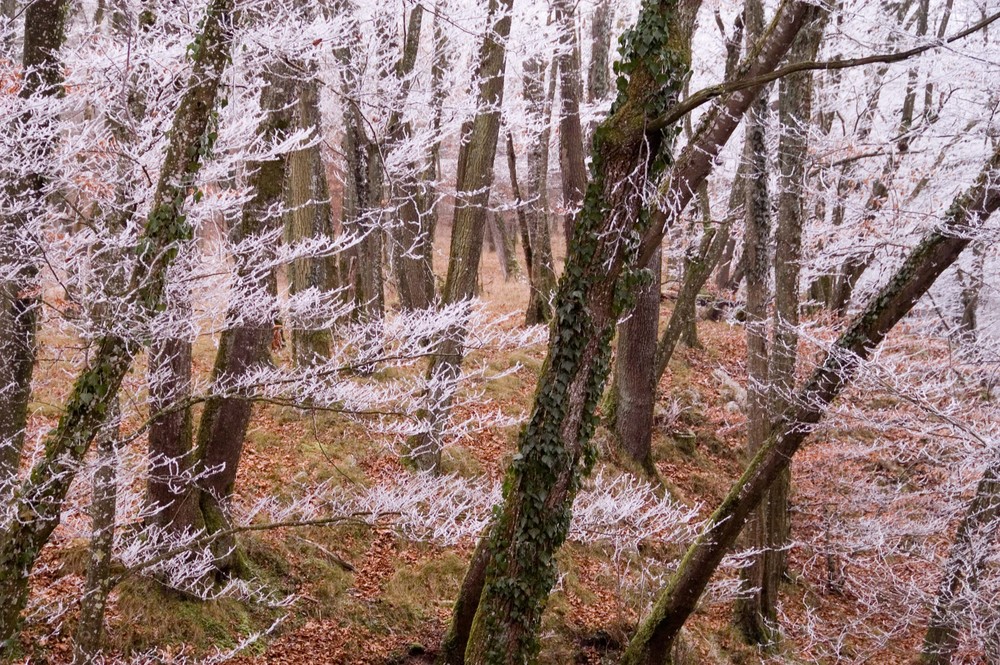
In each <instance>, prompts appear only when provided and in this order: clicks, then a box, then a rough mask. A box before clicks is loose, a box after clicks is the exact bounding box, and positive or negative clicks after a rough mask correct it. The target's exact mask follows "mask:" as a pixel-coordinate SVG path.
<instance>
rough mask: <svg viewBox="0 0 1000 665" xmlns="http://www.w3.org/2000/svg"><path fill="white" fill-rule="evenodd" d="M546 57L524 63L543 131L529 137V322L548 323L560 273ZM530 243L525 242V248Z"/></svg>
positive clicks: (527, 95)
mask: <svg viewBox="0 0 1000 665" xmlns="http://www.w3.org/2000/svg"><path fill="white" fill-rule="evenodd" d="M545 69H546V63H545V59H544V58H542V57H541V56H535V57H532V58H529V59H528V60H527V61H526V62H525V63H524V78H523V79H522V89H523V91H524V99H525V101H526V102H527V104H528V109H527V112H528V114H529V115H530V119H531V120H532V123H531V124H532V125H534V124H535V122H537V123H538V124H539V125H541V128H542V129H541V130H540V131H539V133H538V134H537V135H536V136H533V137H530V138H529V140H528V181H527V188H528V196H529V197H530V199H531V201H532V203H531V206H530V207H529V208H528V212H527V215H526V216H527V222H528V239H529V241H530V244H531V267H530V269H529V272H530V282H529V283H530V295H529V296H528V311H527V313H526V315H525V323H526V324H527V325H529V326H530V325H535V324H538V323H548V321H549V319H550V318H551V316H552V307H551V305H550V303H549V301H550V299H551V298H552V294H553V292H554V291H555V288H556V274H555V269H554V267H553V260H552V239H551V236H550V234H549V206H548V197H549V193H548V172H549V138H550V135H551V128H552V100H553V98H554V96H555V91H556V71H557V69H556V62H555V61H554V60H553V62H552V66H551V67H550V68H549V69H550V74H549V88H548V92H547V93H546V90H545ZM527 247H528V245H527V244H525V248H527Z"/></svg>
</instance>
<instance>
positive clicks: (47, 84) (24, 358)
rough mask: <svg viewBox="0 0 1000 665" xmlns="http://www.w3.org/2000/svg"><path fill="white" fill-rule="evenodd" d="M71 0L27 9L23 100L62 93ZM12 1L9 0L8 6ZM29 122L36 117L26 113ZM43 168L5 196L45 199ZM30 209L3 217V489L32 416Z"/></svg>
mask: <svg viewBox="0 0 1000 665" xmlns="http://www.w3.org/2000/svg"><path fill="white" fill-rule="evenodd" d="M69 7H70V3H69V2H68V0H39V1H38V2H31V3H28V4H27V6H26V7H25V8H24V50H23V53H22V57H21V65H22V67H23V69H24V72H25V74H24V80H23V83H22V85H21V91H20V93H19V95H20V97H21V98H22V99H30V98H33V97H49V96H55V95H59V94H61V92H62V87H61V84H62V71H61V65H60V62H59V59H58V57H59V50H60V49H61V48H62V45H63V42H64V41H65V39H66V34H65V23H66V19H67V15H68V12H69ZM7 9H8V4H7V3H5V4H4V10H5V11H6V10H7ZM25 120H27V121H30V120H31V118H30V117H29V118H25ZM25 140H28V141H31V142H38V143H39V144H40V145H39V146H38V154H39V156H40V157H41V158H42V159H44V158H45V155H47V154H49V152H51V147H50V146H51V144H52V140H53V137H52V136H51V135H50V133H49V132H48V131H42V132H40V133H39V135H37V136H31V137H26V138H25ZM47 179H48V178H47V175H46V174H45V173H44V172H29V173H27V174H22V175H19V176H18V177H17V178H16V179H14V180H13V181H11V182H9V183H7V184H6V185H5V186H4V190H5V191H4V195H5V198H8V199H10V200H19V201H25V200H34V201H35V202H36V203H38V204H41V203H43V202H44V191H43V190H44V187H45V182H46V180H47ZM30 214H31V213H30V212H28V211H25V212H22V213H18V214H7V215H3V216H2V218H0V266H2V267H3V273H4V274H5V275H10V277H8V278H5V279H4V280H2V281H0V385H3V386H4V390H3V399H2V401H0V489H2V488H4V487H5V486H6V485H7V484H8V483H12V482H15V481H16V476H17V472H18V467H19V466H20V462H21V451H22V449H23V447H24V428H25V425H26V424H27V419H28V400H29V398H30V396H31V377H32V374H33V371H34V366H35V330H36V326H37V319H38V308H39V306H40V298H39V288H38V285H37V275H38V268H37V266H36V264H35V261H36V260H37V258H38V257H37V253H36V252H35V251H34V249H32V248H33V243H32V242H31V240H30V238H28V237H26V232H27V227H28V224H29V215H30Z"/></svg>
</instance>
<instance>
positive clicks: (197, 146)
mask: <svg viewBox="0 0 1000 665" xmlns="http://www.w3.org/2000/svg"><path fill="white" fill-rule="evenodd" d="M231 13H232V0H213V1H212V2H211V3H210V4H209V6H208V9H207V12H206V16H205V19H204V21H203V22H202V28H201V32H200V34H199V35H198V38H197V39H198V42H197V43H198V44H199V48H198V49H196V50H195V54H194V55H193V57H192V59H193V64H192V71H191V76H190V78H189V82H188V88H187V91H186V92H185V94H184V97H183V98H182V100H181V104H180V107H179V108H178V110H177V115H176V116H175V118H174V124H173V127H172V129H171V132H170V142H169V144H168V146H167V153H166V156H165V157H164V162H163V168H162V169H161V173H160V180H159V182H158V184H157V187H156V191H155V193H154V195H153V202H152V206H151V208H150V213H149V218H148V220H147V223H146V227H145V230H144V231H143V234H142V236H141V238H140V241H139V245H138V247H137V252H136V254H137V257H136V258H137V261H138V265H139V266H140V268H139V269H137V270H136V271H135V273H134V274H133V276H132V279H131V284H130V285H129V289H128V292H130V293H134V294H135V298H136V301H135V302H136V305H137V306H138V307H139V308H140V311H142V312H143V313H145V314H146V315H147V316H149V315H151V314H152V313H153V312H155V311H156V309H157V308H158V306H159V305H160V302H161V301H162V298H163V293H164V290H165V285H166V273H167V269H168V268H169V266H170V264H171V262H172V261H173V255H174V251H175V249H176V244H177V243H178V242H180V241H182V240H183V239H185V238H188V237H190V234H191V228H190V226H189V225H188V224H187V222H186V220H185V218H184V216H183V214H182V210H181V208H182V205H183V202H184V200H185V198H186V196H187V194H188V188H189V187H191V186H192V183H193V182H194V177H195V175H196V174H197V172H198V170H199V168H200V166H201V152H202V150H201V146H202V139H203V137H204V136H205V130H206V128H207V126H208V123H209V119H210V117H211V114H212V111H213V110H214V108H215V101H216V96H217V93H218V88H219V85H220V81H221V77H222V76H223V74H224V72H225V70H226V64H227V62H228V60H229V54H228V48H229V42H230V34H229V30H230V29H231V26H232V16H231ZM169 250H174V251H169ZM138 351H139V344H138V342H136V341H135V340H131V339H124V338H122V337H117V336H111V335H108V336H105V337H103V338H101V340H100V341H99V342H98V343H97V348H96V353H95V354H94V356H93V357H92V359H91V360H90V362H89V363H88V364H87V365H86V367H85V368H84V369H83V370H82V371H81V373H80V374H79V376H78V377H77V379H76V381H75V382H74V384H73V388H72V390H71V392H70V395H69V397H68V399H67V401H66V405H65V409H64V411H63V414H62V415H61V416H60V418H59V422H58V424H57V425H56V427H55V429H53V430H52V431H51V432H50V433H49V434H48V435H47V436H46V440H45V454H44V456H43V457H42V458H41V459H40V460H39V461H38V463H37V464H36V465H35V467H34V468H33V469H32V472H31V475H30V476H29V477H28V479H26V480H25V482H24V483H23V484H22V486H21V488H20V489H19V491H18V493H17V498H16V500H15V505H14V506H13V507H12V509H13V510H14V511H15V512H16V513H17V514H19V515H27V516H31V517H30V518H26V519H23V520H18V521H15V522H12V523H11V524H9V525H7V526H6V527H5V528H4V529H3V531H2V532H0V598H3V599H4V602H3V604H2V606H0V660H2V659H4V658H6V657H8V656H9V655H10V653H11V650H12V648H13V645H14V642H16V639H17V631H18V627H19V626H20V615H21V610H22V609H23V608H24V606H25V604H26V603H27V600H28V576H29V575H30V574H31V569H32V568H33V567H34V563H35V560H36V559H37V557H38V554H39V552H40V551H41V549H42V547H43V546H44V545H45V543H46V542H48V539H49V536H50V535H51V534H52V531H53V530H54V529H55V528H56V526H58V524H59V521H60V518H61V515H62V503H63V500H64V499H65V497H66V493H67V491H68V490H69V486H70V484H71V483H72V481H73V478H74V477H75V476H76V470H77V468H78V466H79V463H80V461H81V460H82V459H83V457H84V455H86V453H87V450H88V448H89V447H90V442H91V441H92V440H93V438H94V436H95V434H96V433H97V432H98V430H99V429H100V428H101V427H102V426H103V424H104V423H105V422H106V420H107V415H108V411H109V408H110V405H111V404H112V402H113V401H114V400H115V399H116V396H117V393H118V389H119V387H120V386H121V382H122V379H123V378H124V376H125V375H126V374H127V373H128V371H129V369H130V368H131V366H132V361H133V359H134V357H135V355H136V354H137V353H138Z"/></svg>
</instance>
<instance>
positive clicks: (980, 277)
mask: <svg viewBox="0 0 1000 665" xmlns="http://www.w3.org/2000/svg"><path fill="white" fill-rule="evenodd" d="M985 260H986V245H985V244H984V243H982V242H977V243H974V244H973V245H972V265H971V267H970V270H969V271H965V270H962V269H959V271H958V279H959V286H960V289H961V290H960V291H959V294H958V302H959V318H958V334H959V335H960V336H961V337H962V338H964V339H965V340H967V341H970V342H973V343H975V341H976V338H977V336H978V327H979V325H978V319H979V316H978V313H979V300H980V296H981V295H982V292H983V286H984V285H985V283H986V282H985V279H984V277H985V273H984V271H983V268H984V265H983V264H984V262H985Z"/></svg>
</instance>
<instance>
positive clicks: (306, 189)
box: [287, 76, 346, 367]
mask: <svg viewBox="0 0 1000 665" xmlns="http://www.w3.org/2000/svg"><path fill="white" fill-rule="evenodd" d="M298 94H299V99H298V103H297V104H296V106H295V123H296V126H297V128H298V129H305V130H309V131H312V132H314V133H316V134H321V132H322V128H321V125H320V115H319V84H318V82H317V81H316V79H315V78H314V77H313V76H309V78H308V79H307V80H306V81H305V82H304V83H303V84H302V85H301V87H300V88H299V93H298ZM287 197H288V207H289V210H290V211H289V213H288V220H287V223H288V231H287V235H288V240H289V242H296V241H301V240H306V239H308V238H316V237H323V236H326V237H331V238H332V237H333V218H332V212H331V210H330V191H329V184H328V183H327V179H326V169H325V167H324V164H323V155H322V153H321V151H320V146H319V145H313V146H310V147H308V148H304V149H302V150H297V151H295V152H293V153H291V155H289V158H288V180H287ZM345 198H346V192H345ZM288 273H289V279H288V281H289V285H288V287H289V288H288V292H289V294H290V295H292V296H294V295H296V294H298V293H301V292H303V291H306V290H307V289H310V288H315V289H319V291H320V292H321V293H329V292H330V291H331V290H332V289H333V288H334V287H335V286H336V284H337V281H338V280H337V265H336V258H333V257H303V258H298V259H295V260H294V261H292V265H291V266H290V268H289V271H288ZM288 326H289V328H290V329H291V337H292V356H293V358H294V359H295V364H296V365H297V366H299V367H309V366H310V365H314V364H316V363H319V362H322V361H323V360H325V359H326V358H328V357H329V356H330V341H331V340H330V331H329V330H328V329H325V328H324V327H323V323H322V322H321V321H320V320H312V319H310V318H309V317H308V316H303V317H302V318H301V320H293V321H289V322H288Z"/></svg>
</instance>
